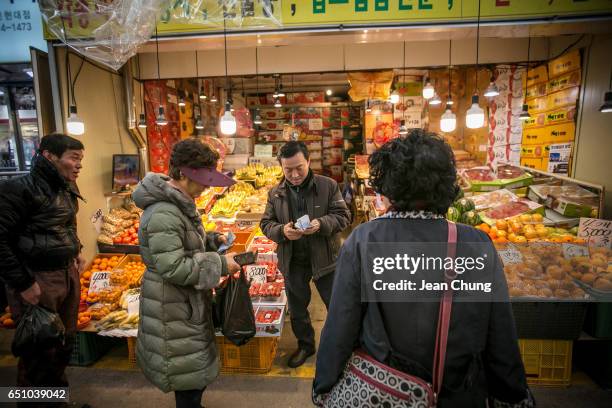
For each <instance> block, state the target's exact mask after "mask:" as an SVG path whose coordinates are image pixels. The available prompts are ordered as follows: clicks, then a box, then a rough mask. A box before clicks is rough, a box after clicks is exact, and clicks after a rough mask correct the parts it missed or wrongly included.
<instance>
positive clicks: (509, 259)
mask: <svg viewBox="0 0 612 408" xmlns="http://www.w3.org/2000/svg"><path fill="white" fill-rule="evenodd" d="M497 253H498V254H499V257H500V258H501V260H502V262H503V263H504V265H508V264H517V263H521V262H523V255H522V254H521V253H520V252H519V251H518V250H517V249H516V248H515V247H514V246H510V245H509V246H508V247H506V249H500V250H498V251H497Z"/></svg>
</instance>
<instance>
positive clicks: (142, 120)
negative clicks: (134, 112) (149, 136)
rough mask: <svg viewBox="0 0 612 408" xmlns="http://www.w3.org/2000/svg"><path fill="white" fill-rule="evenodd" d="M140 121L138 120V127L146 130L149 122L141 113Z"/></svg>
mask: <svg viewBox="0 0 612 408" xmlns="http://www.w3.org/2000/svg"><path fill="white" fill-rule="evenodd" d="M139 117H140V119H139V120H138V127H139V128H141V129H146V128H147V120H146V118H145V114H144V113H141V114H140V116H139Z"/></svg>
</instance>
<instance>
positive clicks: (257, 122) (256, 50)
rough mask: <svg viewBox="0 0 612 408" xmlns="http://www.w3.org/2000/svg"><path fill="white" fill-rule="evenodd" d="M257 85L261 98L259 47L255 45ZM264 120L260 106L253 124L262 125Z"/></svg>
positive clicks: (257, 91)
mask: <svg viewBox="0 0 612 408" xmlns="http://www.w3.org/2000/svg"><path fill="white" fill-rule="evenodd" d="M255 87H256V93H257V99H259V48H257V47H255ZM262 123H263V121H262V120H261V114H260V111H259V108H257V109H256V110H255V120H253V124H255V125H261V124H262Z"/></svg>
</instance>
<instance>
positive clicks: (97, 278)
mask: <svg viewBox="0 0 612 408" xmlns="http://www.w3.org/2000/svg"><path fill="white" fill-rule="evenodd" d="M110 274H111V273H110V272H94V273H93V274H92V275H91V283H90V284H89V292H88V293H89V294H92V293H99V292H100V291H102V290H104V289H107V288H108V287H110Z"/></svg>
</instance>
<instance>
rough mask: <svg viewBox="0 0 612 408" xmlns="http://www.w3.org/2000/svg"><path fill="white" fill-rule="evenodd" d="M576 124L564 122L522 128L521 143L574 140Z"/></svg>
mask: <svg viewBox="0 0 612 408" xmlns="http://www.w3.org/2000/svg"><path fill="white" fill-rule="evenodd" d="M575 133H576V125H574V123H572V122H570V123H564V124H561V125H554V126H545V127H540V128H531V129H529V128H527V129H524V130H523V144H524V145H531V144H554V143H563V142H571V141H572V140H574V136H575Z"/></svg>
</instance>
